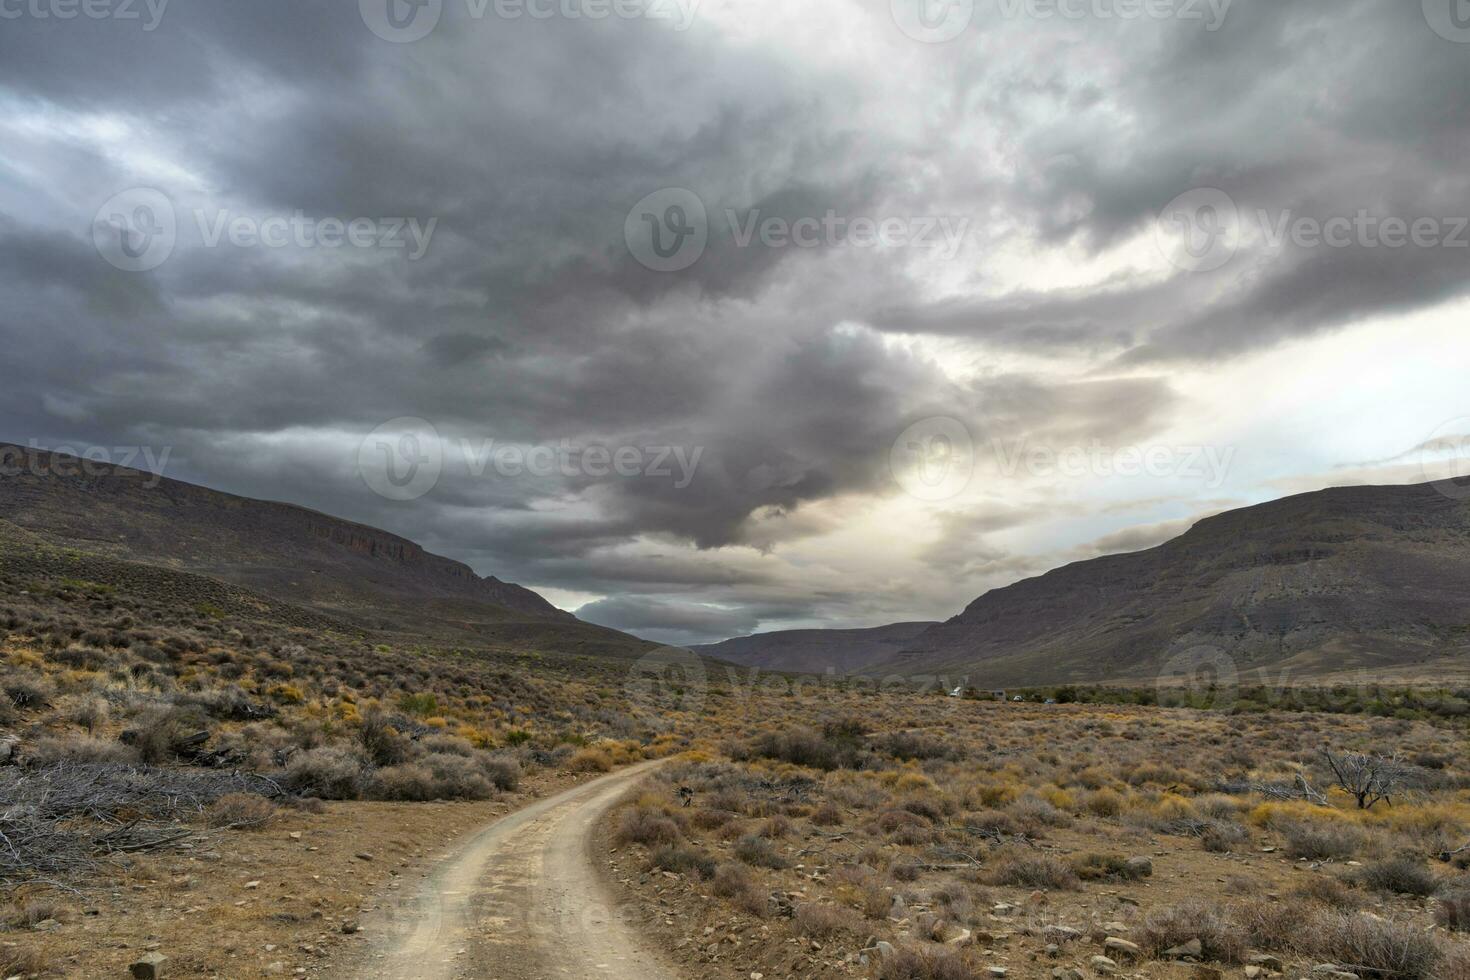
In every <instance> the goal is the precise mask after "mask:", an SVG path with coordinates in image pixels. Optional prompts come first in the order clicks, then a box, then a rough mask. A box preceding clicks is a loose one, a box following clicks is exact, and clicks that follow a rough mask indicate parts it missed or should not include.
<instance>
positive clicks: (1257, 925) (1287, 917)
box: [1230, 899, 1309, 951]
mask: <svg viewBox="0 0 1470 980" xmlns="http://www.w3.org/2000/svg"><path fill="white" fill-rule="evenodd" d="M1230 917H1231V918H1232V919H1234V920H1235V922H1236V924H1237V925H1239V926H1240V928H1241V929H1242V930H1243V931H1244V932H1245V935H1246V938H1247V940H1248V941H1249V943H1250V945H1252V946H1254V947H1255V948H1257V949H1267V950H1273V951H1279V950H1289V949H1293V948H1295V947H1296V945H1297V938H1298V937H1299V936H1300V935H1301V934H1302V932H1303V931H1304V930H1305V929H1306V928H1307V920H1308V918H1309V915H1308V910H1307V909H1306V908H1305V907H1303V906H1302V905H1301V904H1299V903H1296V902H1279V901H1274V900H1267V899H1257V900H1254V901H1249V902H1245V903H1243V904H1241V905H1237V906H1235V907H1234V908H1233V909H1231V912H1230Z"/></svg>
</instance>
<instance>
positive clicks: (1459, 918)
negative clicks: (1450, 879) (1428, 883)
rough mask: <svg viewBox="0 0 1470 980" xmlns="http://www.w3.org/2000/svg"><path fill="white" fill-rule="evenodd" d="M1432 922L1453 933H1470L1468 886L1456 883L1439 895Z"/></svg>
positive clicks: (1469, 891)
mask: <svg viewBox="0 0 1470 980" xmlns="http://www.w3.org/2000/svg"><path fill="white" fill-rule="evenodd" d="M1434 921H1435V922H1438V923H1439V924H1440V925H1441V926H1443V927H1444V928H1446V929H1449V930H1452V931H1454V932H1470V884H1466V883H1458V884H1455V885H1452V886H1451V887H1449V888H1446V889H1445V890H1444V891H1443V892H1441V893H1440V895H1439V897H1438V898H1437V899H1436V900H1435V903H1434Z"/></svg>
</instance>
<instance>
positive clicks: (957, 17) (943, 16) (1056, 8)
mask: <svg viewBox="0 0 1470 980" xmlns="http://www.w3.org/2000/svg"><path fill="white" fill-rule="evenodd" d="M992 2H993V4H994V5H995V6H996V7H997V8H998V10H997V12H998V13H999V14H1000V16H1001V17H1003V18H1005V19H1007V20H1022V19H1025V20H1036V21H1049V20H1118V21H1133V20H1180V21H1199V22H1201V23H1203V25H1204V28H1205V30H1207V31H1218V30H1219V29H1220V28H1221V27H1222V26H1223V25H1224V23H1225V16H1226V14H1228V13H1229V12H1230V7H1231V4H1232V3H1233V2H1234V0H992ZM889 6H890V11H891V13H892V15H893V22H894V23H895V24H897V25H898V28H899V30H901V31H903V33H905V34H907V35H908V36H909V37H911V38H913V39H914V40H916V41H923V42H925V43H926V44H942V43H944V42H945V41H952V40H954V39H955V38H957V37H959V36H960V35H961V34H963V33H964V32H965V30H966V29H967V28H968V27H969V26H970V24H971V23H972V22H973V21H974V19H975V7H976V2H975V0H889Z"/></svg>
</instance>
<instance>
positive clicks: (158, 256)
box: [92, 187, 179, 272]
mask: <svg viewBox="0 0 1470 980" xmlns="http://www.w3.org/2000/svg"><path fill="white" fill-rule="evenodd" d="M178 237H179V225H178V217H177V215H176V214H175V213H174V206H173V202H172V201H170V200H169V199H168V197H167V196H166V195H165V194H164V193H163V192H162V191H160V190H158V189H156V188H153V187H133V188H130V189H128V190H125V191H122V192H121V193H119V194H114V195H113V196H112V197H110V198H108V199H107V201H106V203H104V204H103V205H102V207H100V208H98V209H97V215H96V217H95V218H94V219H93V222H92V244H93V245H95V246H96V247H97V254H98V255H100V256H102V258H103V259H105V260H106V261H107V262H108V264H110V265H112V266H114V267H115V268H118V269H121V270H122V271H124V272H149V271H151V270H153V269H156V268H158V267H159V266H161V265H163V263H165V262H167V261H168V258H169V256H170V255H172V254H173V252H174V247H175V245H177V244H178Z"/></svg>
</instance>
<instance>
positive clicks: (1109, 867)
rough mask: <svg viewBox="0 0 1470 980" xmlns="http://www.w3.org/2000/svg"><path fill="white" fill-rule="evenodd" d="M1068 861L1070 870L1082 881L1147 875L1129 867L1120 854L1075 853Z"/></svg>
mask: <svg viewBox="0 0 1470 980" xmlns="http://www.w3.org/2000/svg"><path fill="white" fill-rule="evenodd" d="M1069 863H1070V864H1071V865H1072V870H1073V871H1075V872H1077V877H1079V878H1081V879H1082V880H1083V881H1100V880H1102V879H1104V878H1112V879H1117V880H1123V881H1137V880H1139V879H1142V878H1145V877H1147V875H1145V874H1144V873H1143V871H1142V870H1141V869H1137V868H1130V867H1129V866H1128V859H1127V858H1125V857H1123V856H1122V855H1121V854H1096V853H1089V854H1077V855H1074V856H1073V858H1072V860H1071V861H1070V862H1069Z"/></svg>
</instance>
